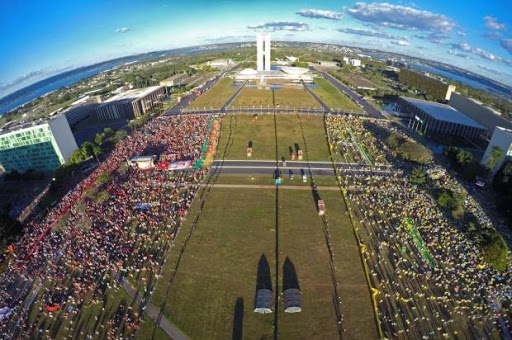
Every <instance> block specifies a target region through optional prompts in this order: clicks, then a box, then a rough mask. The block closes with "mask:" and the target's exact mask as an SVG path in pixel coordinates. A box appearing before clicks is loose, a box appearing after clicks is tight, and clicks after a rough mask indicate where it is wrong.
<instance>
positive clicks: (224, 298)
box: [145, 188, 376, 339]
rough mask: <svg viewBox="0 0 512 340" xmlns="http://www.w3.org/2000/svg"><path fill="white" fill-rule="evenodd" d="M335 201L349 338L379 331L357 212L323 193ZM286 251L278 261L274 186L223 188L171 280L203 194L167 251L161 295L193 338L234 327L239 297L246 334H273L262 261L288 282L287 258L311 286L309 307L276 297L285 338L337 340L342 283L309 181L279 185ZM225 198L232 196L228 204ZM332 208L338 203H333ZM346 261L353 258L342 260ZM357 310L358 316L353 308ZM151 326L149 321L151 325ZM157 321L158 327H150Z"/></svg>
mask: <svg viewBox="0 0 512 340" xmlns="http://www.w3.org/2000/svg"><path fill="white" fill-rule="evenodd" d="M320 193H321V196H322V198H323V199H324V200H325V202H326V205H327V207H328V214H329V215H328V216H329V217H330V220H333V219H334V220H336V222H334V221H331V222H330V228H331V237H332V241H333V244H332V246H333V249H334V252H335V254H336V256H337V259H336V264H335V265H336V267H337V276H338V278H339V281H340V282H341V285H340V288H339V289H338V291H339V292H340V296H341V298H342V308H343V310H342V313H343V314H344V315H345V322H344V327H345V328H347V332H346V333H345V334H346V335H347V336H349V335H350V338H359V339H363V338H376V332H375V326H374V324H373V314H372V309H371V305H370V300H369V293H368V288H367V287H366V285H365V281H364V274H363V269H362V266H361V264H360V260H359V255H358V251H359V250H358V247H357V245H356V244H355V240H354V237H353V235H352V234H351V233H352V232H351V227H350V226H349V224H348V223H349V222H348V217H347V215H346V214H345V212H344V209H343V207H342V205H341V201H340V196H339V195H340V193H339V192H335V191H332V192H320ZM278 195H279V201H278V206H279V217H278V223H279V256H278V259H277V262H276V253H275V249H276V248H275V244H276V191H275V189H231V188H214V189H212V190H211V191H210V192H209V193H208V196H207V200H206V203H205V204H204V206H203V212H202V215H201V216H200V218H199V221H198V224H197V226H196V229H195V231H194V233H193V235H192V237H191V239H190V242H189V243H188V245H187V246H186V248H185V252H184V255H183V257H182V260H181V263H180V267H179V269H178V271H177V275H176V278H175V281H174V283H173V285H172V288H171V289H170V290H168V289H167V287H168V285H167V281H168V278H169V277H170V273H171V271H172V268H173V266H174V264H175V263H176V260H177V257H178V254H179V253H180V251H181V249H182V245H183V242H184V240H185V238H186V236H187V233H188V232H189V231H190V224H191V221H192V220H194V219H195V217H196V216H197V212H198V209H199V205H200V201H199V200H196V202H195V203H194V204H193V206H192V209H191V211H190V212H189V215H188V221H187V223H186V224H185V225H184V226H183V229H182V231H181V232H180V234H179V236H178V239H177V241H176V247H175V248H174V249H173V251H172V253H171V255H170V256H169V258H168V261H167V266H166V267H165V269H164V272H163V275H164V279H162V280H160V281H159V283H158V285H157V289H156V291H155V294H154V296H153V300H152V301H151V302H152V303H153V304H155V305H156V306H161V305H162V304H163V302H164V301H166V302H167V303H166V308H165V311H164V315H165V316H166V317H168V318H169V319H170V320H172V321H173V322H174V323H176V325H177V326H178V327H180V328H181V329H182V330H183V331H184V332H185V333H186V334H187V335H189V336H190V337H191V338H193V339H206V338H208V339H226V338H230V337H231V336H232V333H233V322H234V319H235V316H234V312H235V304H236V302H237V301H238V302H239V303H240V302H242V304H243V317H242V318H239V320H242V325H243V328H242V332H243V336H244V338H249V339H261V338H270V337H272V336H273V332H274V329H273V322H274V316H275V314H270V315H259V314H255V313H254V312H253V308H254V295H255V288H256V276H257V268H258V262H259V261H260V258H261V257H262V256H263V255H264V256H265V258H266V260H267V261H268V265H269V269H270V273H271V281H272V285H273V286H274V287H275V284H276V266H277V267H278V269H279V277H277V280H278V285H279V290H278V292H279V293H281V290H282V287H283V273H284V268H283V265H284V263H285V261H286V259H287V258H288V259H289V261H291V263H293V266H294V268H295V272H296V275H297V278H298V283H299V286H300V289H301V292H302V307H303V311H302V313H298V314H291V315H290V314H286V313H284V312H283V301H282V299H281V300H280V301H279V302H277V303H276V301H274V298H273V299H272V300H273V305H274V307H273V309H274V311H275V309H276V308H277V312H278V320H277V321H278V324H277V325H278V328H277V332H278V335H279V337H280V338H283V339H291V338H299V339H313V338H316V339H318V338H322V339H332V338H336V337H337V323H336V318H335V312H334V307H333V301H332V292H333V283H332V280H331V271H330V267H329V257H328V252H327V247H326V241H325V238H324V234H323V229H322V228H323V225H322V221H321V219H320V217H319V216H318V214H317V211H316V206H315V202H314V201H313V197H312V194H311V191H310V190H286V189H280V190H279V194H278ZM222 202H224V203H222ZM331 210H332V212H331ZM342 262H345V264H343V263H342ZM349 315H350V316H349ZM145 327H146V326H145ZM148 327H149V326H148Z"/></svg>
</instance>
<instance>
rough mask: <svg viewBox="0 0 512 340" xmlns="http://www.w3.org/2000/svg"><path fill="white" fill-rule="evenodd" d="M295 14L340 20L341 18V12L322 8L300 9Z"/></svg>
mask: <svg viewBox="0 0 512 340" xmlns="http://www.w3.org/2000/svg"><path fill="white" fill-rule="evenodd" d="M297 14H298V15H300V16H303V17H306V18H314V19H330V20H340V19H341V18H343V14H342V13H340V12H335V11H329V10H323V9H301V10H300V11H298V12H297Z"/></svg>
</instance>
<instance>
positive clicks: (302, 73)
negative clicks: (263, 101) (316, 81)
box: [234, 34, 313, 85]
mask: <svg viewBox="0 0 512 340" xmlns="http://www.w3.org/2000/svg"><path fill="white" fill-rule="evenodd" d="M256 57H257V62H256V64H257V68H256V70H255V69H252V68H246V69H244V70H242V71H240V72H237V73H236V74H235V77H234V78H235V81H259V82H260V85H266V82H267V80H284V81H286V82H290V83H300V82H301V81H304V82H306V83H312V82H313V74H312V73H311V72H310V71H309V69H308V68H305V67H290V66H280V67H278V68H277V69H275V70H271V69H270V35H269V34H258V35H257V36H256ZM287 58H288V59H289V60H291V59H290V58H293V57H287ZM294 60H297V59H294Z"/></svg>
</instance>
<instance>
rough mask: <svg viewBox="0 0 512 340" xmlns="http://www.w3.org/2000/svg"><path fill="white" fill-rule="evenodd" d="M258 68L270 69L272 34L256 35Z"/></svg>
mask: <svg viewBox="0 0 512 340" xmlns="http://www.w3.org/2000/svg"><path fill="white" fill-rule="evenodd" d="M256 70H257V71H270V34H268V33H262V34H258V35H257V36H256Z"/></svg>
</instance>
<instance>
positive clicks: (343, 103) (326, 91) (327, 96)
mask: <svg viewBox="0 0 512 340" xmlns="http://www.w3.org/2000/svg"><path fill="white" fill-rule="evenodd" d="M315 84H316V85H318V87H317V88H314V89H312V91H313V92H314V93H315V94H316V95H317V96H318V97H320V98H321V99H322V100H323V101H324V102H325V103H326V104H327V105H328V106H329V107H330V108H331V109H335V110H343V111H354V112H357V113H362V112H363V109H361V108H360V107H359V106H357V105H356V104H355V103H354V102H353V101H352V100H351V99H350V98H349V97H347V96H346V95H345V94H344V93H342V92H340V91H338V89H337V88H335V87H334V86H333V85H332V84H331V83H330V82H329V81H327V80H325V79H323V78H317V79H315Z"/></svg>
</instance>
